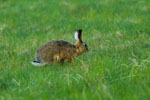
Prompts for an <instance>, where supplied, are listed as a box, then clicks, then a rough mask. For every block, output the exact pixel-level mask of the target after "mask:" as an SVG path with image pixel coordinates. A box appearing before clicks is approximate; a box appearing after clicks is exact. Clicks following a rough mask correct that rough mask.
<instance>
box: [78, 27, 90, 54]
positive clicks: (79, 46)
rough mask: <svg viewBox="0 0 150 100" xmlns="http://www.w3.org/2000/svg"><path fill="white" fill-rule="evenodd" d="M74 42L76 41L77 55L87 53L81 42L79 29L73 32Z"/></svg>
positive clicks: (86, 48) (86, 47)
mask: <svg viewBox="0 0 150 100" xmlns="http://www.w3.org/2000/svg"><path fill="white" fill-rule="evenodd" d="M75 40H76V44H75V46H76V47H77V49H78V51H77V52H78V54H79V55H80V54H82V53H84V52H87V51H88V46H87V45H86V44H85V43H84V42H83V41H82V30H81V29H79V30H77V31H76V32H75Z"/></svg>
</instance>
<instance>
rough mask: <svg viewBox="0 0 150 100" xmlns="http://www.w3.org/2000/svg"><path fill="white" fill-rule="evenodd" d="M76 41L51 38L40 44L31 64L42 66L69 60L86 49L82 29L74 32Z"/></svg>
mask: <svg viewBox="0 0 150 100" xmlns="http://www.w3.org/2000/svg"><path fill="white" fill-rule="evenodd" d="M75 40H76V43H75V44H72V43H69V42H66V41H63V40H53V41H50V42H48V43H46V44H44V45H42V46H41V47H40V48H39V49H38V50H37V53H36V61H33V62H32V64H33V65H35V66H42V65H45V64H49V63H56V62H58V61H60V62H61V63H62V64H63V62H64V61H68V62H71V60H73V59H74V58H76V57H77V56H79V55H81V54H82V53H84V52H87V51H88V47H87V45H86V44H85V43H84V42H83V41H82V30H81V29H80V30H77V31H76V32H75Z"/></svg>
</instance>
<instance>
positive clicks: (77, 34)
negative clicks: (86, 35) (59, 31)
mask: <svg viewBox="0 0 150 100" xmlns="http://www.w3.org/2000/svg"><path fill="white" fill-rule="evenodd" d="M74 37H75V40H76V41H77V42H81V43H82V30H81V29H79V30H77V31H76V32H75V35H74Z"/></svg>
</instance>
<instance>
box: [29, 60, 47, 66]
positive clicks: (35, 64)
mask: <svg viewBox="0 0 150 100" xmlns="http://www.w3.org/2000/svg"><path fill="white" fill-rule="evenodd" d="M31 64H32V65H34V66H44V65H46V64H45V63H41V62H39V61H32V62H31Z"/></svg>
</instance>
